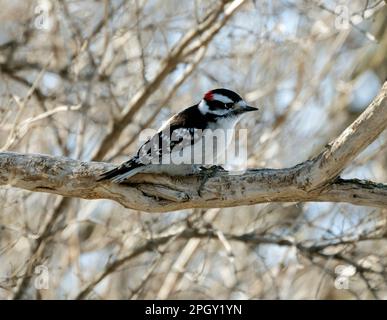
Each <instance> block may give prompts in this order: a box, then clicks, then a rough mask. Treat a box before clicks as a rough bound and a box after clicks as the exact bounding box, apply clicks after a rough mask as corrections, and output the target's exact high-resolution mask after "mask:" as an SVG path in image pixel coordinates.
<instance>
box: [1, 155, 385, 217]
mask: <svg viewBox="0 0 387 320" xmlns="http://www.w3.org/2000/svg"><path fill="white" fill-rule="evenodd" d="M309 165H310V163H309V162H304V163H302V164H300V165H297V166H295V167H293V168H288V169H259V170H249V171H247V172H246V173H244V174H241V175H230V174H228V173H227V172H219V173H217V174H216V176H214V177H212V178H210V179H208V180H207V181H206V183H205V186H204V188H203V189H202V190H201V192H200V195H199V192H198V191H199V189H200V185H201V182H202V179H203V176H202V175H200V174H197V175H192V176H185V177H173V176H167V175H155V174H141V175H137V176H135V177H133V178H132V179H131V180H130V183H128V184H115V183H110V182H96V178H97V176H98V175H99V174H100V173H101V172H102V171H105V170H108V169H111V168H112V165H111V164H107V163H102V162H81V161H77V160H72V159H68V158H63V157H51V156H46V155H38V154H29V155H24V154H18V153H11V152H4V153H0V185H6V184H8V185H11V186H14V187H18V188H22V189H26V190H30V191H37V192H48V193H54V194H59V195H62V196H66V197H78V198H84V199H111V200H114V201H116V202H118V203H120V204H122V205H123V206H124V207H127V208H131V209H136V210H142V211H148V212H166V211H172V210H179V209H186V208H199V207H200V208H211V207H232V206H241V205H250V204H256V203H264V202H277V201H281V202H283V201H286V202H292V201H297V202H298V201H329V202H348V203H352V204H356V205H368V206H377V207H387V185H383V184H375V183H372V182H367V181H359V180H337V181H336V182H334V183H331V184H329V185H328V186H327V187H326V188H324V189H322V190H314V191H309V192H308V191H306V190H305V185H302V184H299V182H298V180H299V175H300V173H301V172H303V171H305V168H306V167H308V166H309ZM302 180H304V181H307V180H308V179H307V178H303V179H302Z"/></svg>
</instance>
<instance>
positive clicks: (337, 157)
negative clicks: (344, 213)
mask: <svg viewBox="0 0 387 320" xmlns="http://www.w3.org/2000/svg"><path fill="white" fill-rule="evenodd" d="M386 96H387V83H385V84H384V86H383V88H382V90H381V92H380V94H379V95H378V96H377V97H376V98H375V99H374V101H373V102H372V103H371V105H370V106H369V107H368V108H367V109H366V110H365V111H364V112H363V114H362V115H360V117H359V118H358V119H357V120H356V121H355V122H354V123H353V124H351V125H350V126H349V127H348V128H347V129H346V130H345V131H344V132H343V133H342V134H341V135H340V136H339V137H338V138H337V139H335V140H334V141H333V142H332V143H331V144H330V147H328V148H327V149H326V150H324V151H323V152H322V153H321V154H320V155H319V156H317V157H316V158H315V159H313V160H309V161H306V162H303V163H301V164H299V165H297V166H295V167H292V168H288V169H259V170H257V169H255V170H248V171H247V172H245V173H243V174H238V175H233V174H230V173H229V172H218V173H216V174H215V175H214V176H213V177H211V178H209V179H208V180H207V181H206V182H205V184H204V187H203V186H202V181H203V179H204V177H203V176H202V175H200V174H196V175H190V176H167V175H156V174H140V175H137V176H134V177H132V178H131V179H130V181H128V183H126V184H120V185H118V184H114V183H111V182H109V181H105V182H96V178H97V177H98V175H99V174H100V173H101V172H103V171H106V170H108V169H111V168H112V165H111V164H106V163H102V162H81V161H77V160H71V159H68V158H60V157H51V156H46V155H37V154H35V155H34V154H30V155H23V154H18V153H11V152H4V153H0V185H11V186H14V187H18V188H22V189H26V190H31V191H40V192H49V193H54V194H59V195H63V196H67V197H78V198H85V199H111V200H114V201H116V202H119V203H120V204H122V205H123V206H125V207H127V208H132V209H136V210H142V211H148V212H166V211H172V210H179V209H186V208H213V207H232V206H241V205H249V204H256V203H263V202H276V201H281V202H283V201H286V202H294V201H297V202H298V201H327V202H347V203H352V204H355V205H366V206H374V207H383V208H387V185H386V184H377V183H373V182H370V181H360V180H355V179H352V180H342V179H338V178H337V177H338V175H339V173H340V172H341V171H342V170H343V168H344V167H345V165H347V164H348V163H349V162H350V161H351V160H353V159H354V158H355V157H356V156H357V155H358V154H359V153H360V152H361V151H362V150H363V149H364V148H365V147H366V146H367V145H368V144H370V143H371V142H372V141H374V140H375V139H376V138H377V136H378V135H379V134H380V133H381V132H382V131H383V130H384V129H385V128H386V126H387V102H386ZM199 190H200V192H199Z"/></svg>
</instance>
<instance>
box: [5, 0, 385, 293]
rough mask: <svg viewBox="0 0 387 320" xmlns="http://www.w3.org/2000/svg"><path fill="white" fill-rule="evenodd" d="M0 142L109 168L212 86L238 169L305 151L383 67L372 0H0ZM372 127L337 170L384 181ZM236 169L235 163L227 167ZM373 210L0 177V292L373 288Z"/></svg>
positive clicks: (379, 18) (369, 94)
mask: <svg viewBox="0 0 387 320" xmlns="http://www.w3.org/2000/svg"><path fill="white" fill-rule="evenodd" d="M0 7H1V10H0V149H1V150H2V151H4V150H9V151H16V152H22V153H45V154H51V155H56V156H67V157H71V158H75V159H81V160H84V161H90V160H98V161H102V160H104V161H109V162H114V163H119V162H121V161H124V160H126V159H128V157H129V156H130V155H132V154H133V153H134V152H135V151H136V149H137V148H138V146H139V139H138V136H139V134H140V133H141V131H142V130H143V129H146V128H157V127H158V126H160V124H161V123H162V122H163V121H165V120H166V119H168V118H169V117H170V116H171V115H172V114H174V113H175V112H178V111H180V110H181V109H182V108H183V107H188V106H190V105H192V104H194V103H197V102H198V101H199V100H200V98H201V96H202V94H203V93H204V92H206V91H208V90H210V89H213V88H217V87H227V88H230V89H233V90H235V91H237V92H239V93H240V94H241V95H242V96H244V97H245V98H246V100H247V101H248V102H249V103H251V104H252V105H256V106H259V107H260V112H259V113H258V114H257V115H255V116H253V117H249V118H244V120H243V123H242V125H243V126H244V127H247V128H248V129H249V140H248V146H247V147H248V154H249V160H248V165H249V167H252V168H253V167H257V168H260V167H262V168H263V167H270V168H283V167H289V166H293V165H295V164H297V163H299V162H302V161H304V160H306V159H308V158H311V157H312V156H314V155H315V154H316V153H317V152H319V150H321V148H322V147H323V146H324V145H325V144H327V143H328V142H329V141H330V140H331V139H333V138H334V137H336V136H337V135H338V134H339V133H340V132H341V131H342V130H343V129H345V127H346V126H347V125H349V124H350V123H351V122H352V121H353V120H354V119H355V118H356V117H357V116H358V115H359V114H360V113H361V112H362V111H363V110H364V109H365V108H366V107H367V105H368V104H369V103H370V101H371V100H372V99H373V97H374V96H375V95H376V94H377V92H378V91H379V89H380V86H381V84H382V83H383V82H384V81H385V79H386V76H387V55H386V52H387V28H386V26H387V6H386V3H385V1H377V0H369V1H364V0H363V1H361V0H355V1H339V0H335V1H334V0H326V1H303V0H294V1H291V0H289V1H285V0H283V1H281V0H276V1H254V0H253V1H252V0H246V1H243V0H239V1H204V0H194V1H188V0H184V1H181V0H166V1H163V0H128V1H123V0H114V1H107V0H106V1H96V0H82V1H81V0H66V1H64V0H56V1H44V0H41V1H32V0H31V1H21V0H14V1H6V0H0ZM386 147H387V135H386V132H384V133H383V134H382V135H381V136H380V137H379V138H378V139H377V140H376V141H375V142H374V143H372V144H371V145H370V146H369V147H368V148H367V149H366V150H365V151H364V152H362V153H361V155H360V156H359V157H357V159H356V161H355V162H354V163H352V164H351V166H350V167H349V168H347V169H346V170H345V172H344V174H343V175H342V176H343V177H357V178H360V179H370V180H372V181H376V182H383V181H386V180H387V153H386V149H387V148H386ZM231 165H234V166H237V165H238V163H234V164H231ZM386 213H387V209H375V208H368V207H360V206H353V205H349V204H334V203H281V204H278V203H268V204H261V205H254V206H249V207H236V208H228V209H210V210H199V209H195V210H182V211H177V212H170V213H164V214H157V213H154V214H150V213H144V212H137V211H134V210H129V209H125V208H123V207H121V206H120V205H118V204H116V203H113V202H112V201H107V200H95V201H90V200H81V199H71V198H63V197H61V196H56V195H49V194H44V193H32V192H28V191H22V190H18V189H14V188H10V187H1V189H0V298H2V299H10V298H32V299H39V298H43V299H49V298H59V299H69V298H81V299H86V298H87V299H113V298H119V299H144V298H147V299H150V298H160V299H165V298H175V299H183V298H191V299H199V298H202V299H211V298H212V299H214V298H222V299H229V298H234V299H261V298H265V299H267V298H279V299H297V298H306V299H328V298H330V299H335V298H344V299H386V298H387V279H386V272H387V269H386V266H387V251H386V247H387V246H386V244H387V243H386V242H387V228H386V227H387V224H386V223H387V222H386Z"/></svg>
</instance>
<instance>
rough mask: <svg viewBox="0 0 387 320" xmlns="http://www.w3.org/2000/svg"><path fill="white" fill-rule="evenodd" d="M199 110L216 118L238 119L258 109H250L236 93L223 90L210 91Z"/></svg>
mask: <svg viewBox="0 0 387 320" xmlns="http://www.w3.org/2000/svg"><path fill="white" fill-rule="evenodd" d="M199 110H200V112H201V113H202V114H210V115H213V116H216V117H237V116H240V115H242V114H244V113H245V112H250V111H257V110H258V108H254V107H250V106H249V105H248V104H247V103H246V102H245V101H244V100H243V99H242V98H241V96H240V95H239V94H237V93H235V92H234V91H231V90H228V89H223V88H222V89H214V90H211V91H208V92H207V93H206V94H205V95H204V96H203V99H202V100H201V101H200V103H199Z"/></svg>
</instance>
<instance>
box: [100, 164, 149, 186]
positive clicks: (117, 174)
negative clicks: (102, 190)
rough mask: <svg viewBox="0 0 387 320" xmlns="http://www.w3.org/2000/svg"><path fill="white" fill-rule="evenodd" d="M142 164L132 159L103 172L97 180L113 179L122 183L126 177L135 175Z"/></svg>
mask: <svg viewBox="0 0 387 320" xmlns="http://www.w3.org/2000/svg"><path fill="white" fill-rule="evenodd" d="M142 166H143V164H142V163H139V162H137V161H135V159H131V160H129V161H127V162H125V163H123V164H122V165H120V166H118V167H116V168H114V169H112V170H109V171H107V172H104V173H102V174H101V175H100V177H99V178H98V179H97V181H103V180H111V181H113V182H116V183H121V182H122V181H124V180H125V179H128V178H130V177H132V176H134V175H135V174H136V173H137V172H138V171H139V168H141V167H142Z"/></svg>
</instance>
